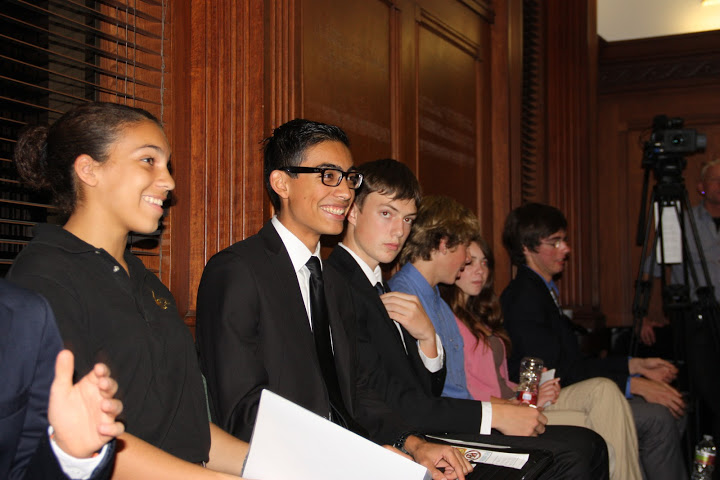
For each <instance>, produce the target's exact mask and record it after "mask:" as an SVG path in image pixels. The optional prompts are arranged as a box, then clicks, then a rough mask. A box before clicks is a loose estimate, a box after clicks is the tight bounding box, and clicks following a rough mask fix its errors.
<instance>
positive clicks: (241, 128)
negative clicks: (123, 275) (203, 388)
mask: <svg viewBox="0 0 720 480" xmlns="http://www.w3.org/2000/svg"><path fill="white" fill-rule="evenodd" d="M263 13H264V9H263V3H262V2H259V1H254V2H234V1H217V2H203V1H199V0H198V1H190V2H177V4H174V8H173V11H172V14H171V15H172V19H173V22H172V31H171V38H172V45H173V47H172V48H173V51H172V63H171V65H170V67H169V69H170V76H171V79H172V80H171V81H172V88H171V98H172V102H171V103H172V108H173V110H172V119H173V122H174V123H175V125H176V126H175V127H174V128H173V130H172V135H171V144H172V146H173V148H174V153H173V164H174V165H175V172H174V173H175V178H176V182H177V186H176V190H175V199H176V202H175V203H176V204H175V206H174V207H173V209H172V214H171V216H172V220H171V221H172V223H173V225H175V226H176V228H173V229H172V234H173V249H172V252H171V255H170V256H171V259H172V260H171V261H172V275H171V282H170V286H171V289H172V291H173V294H174V295H175V298H176V300H177V303H178V307H179V310H180V313H181V314H182V315H185V316H186V321H187V323H188V324H190V325H192V324H193V323H194V308H195V295H196V292H197V287H198V284H199V281H200V275H201V274H202V269H203V268H204V266H205V263H206V262H207V260H208V259H209V258H210V256H212V255H213V254H214V253H216V252H217V251H219V250H221V249H222V248H225V247H226V246H228V245H230V244H232V243H233V242H235V241H237V240H240V239H242V238H244V237H246V236H248V235H251V234H253V233H255V232H256V231H257V230H258V229H259V228H260V226H261V225H262V223H263V219H264V217H265V215H264V210H263V195H264V194H263V187H262V156H261V151H260V146H259V141H260V140H261V139H262V138H263V136H264V128H263V104H264V98H263V92H264V89H263V64H264V56H263V39H264V30H263V25H264V17H263Z"/></svg>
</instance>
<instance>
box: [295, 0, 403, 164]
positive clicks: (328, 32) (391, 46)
mask: <svg viewBox="0 0 720 480" xmlns="http://www.w3.org/2000/svg"><path fill="white" fill-rule="evenodd" d="M396 14H397V12H396V10H395V9H394V8H393V6H392V5H390V4H388V3H387V2H385V1H382V0H345V1H343V2H336V1H328V0H304V1H303V2H302V26H301V28H302V47H301V48H302V106H303V110H302V115H303V116H304V117H306V118H309V119H312V120H319V121H322V122H325V123H330V124H333V125H339V126H341V127H342V128H343V130H345V131H346V132H347V134H348V136H349V137H350V141H351V148H352V152H353V154H354V156H355V162H356V163H362V162H365V161H369V160H375V159H377V158H383V157H389V156H391V155H392V153H393V151H397V150H396V149H393V148H392V142H393V138H392V134H391V132H392V131H393V128H392V127H393V125H392V122H391V120H392V119H393V115H392V112H393V110H394V108H395V105H394V102H395V101H397V98H396V97H395V96H394V95H393V93H394V88H393V87H394V86H395V85H396V83H397V74H396V72H397V71H396V69H395V68H394V67H395V66H396V65H397V64H398V58H397V53H398V48H397V34H398V32H397V28H398V24H397V21H396V18H395V17H396ZM318 18H323V19H324V21H322V22H318V21H317V19H318Z"/></svg>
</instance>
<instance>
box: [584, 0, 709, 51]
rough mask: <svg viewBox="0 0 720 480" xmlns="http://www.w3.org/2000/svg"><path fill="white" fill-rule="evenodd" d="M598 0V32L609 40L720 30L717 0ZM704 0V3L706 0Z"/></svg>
mask: <svg viewBox="0 0 720 480" xmlns="http://www.w3.org/2000/svg"><path fill="white" fill-rule="evenodd" d="M702 3H703V2H702V1H701V0H597V9H598V11H597V18H598V25H597V31H598V35H600V36H601V37H602V38H603V39H605V40H607V41H608V42H613V41H617V40H630V39H635V38H649V37H662V36H665V35H678V34H682V33H692V32H704V31H707V30H720V2H718V3H716V4H714V5H710V4H706V5H703V4H702ZM706 3H709V2H707V0H706Z"/></svg>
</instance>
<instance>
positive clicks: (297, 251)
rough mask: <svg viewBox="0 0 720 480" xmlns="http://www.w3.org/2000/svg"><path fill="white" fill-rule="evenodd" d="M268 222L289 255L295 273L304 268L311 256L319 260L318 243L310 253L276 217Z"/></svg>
mask: <svg viewBox="0 0 720 480" xmlns="http://www.w3.org/2000/svg"><path fill="white" fill-rule="evenodd" d="M270 221H271V222H272V225H273V227H275V230H276V231H277V233H278V235H280V240H282V242H283V245H285V249H286V250H287V252H288V255H290V261H291V262H292V264H293V268H294V269H295V272H298V271H299V270H300V269H301V268H302V267H304V266H305V264H306V263H307V261H308V260H310V257H311V256H313V255H314V256H316V257H318V258H320V242H318V243H317V245H316V246H315V251H314V252H311V251H310V250H309V249H308V248H307V246H305V244H304V243H303V242H302V241H301V240H300V239H299V238H298V237H296V236H295V234H294V233H292V232H291V231H290V230H288V229H287V227H285V225H283V224H282V223H281V222H280V220H278V218H277V215H273V217H272V219H271V220H270ZM320 265H322V260H321V261H320Z"/></svg>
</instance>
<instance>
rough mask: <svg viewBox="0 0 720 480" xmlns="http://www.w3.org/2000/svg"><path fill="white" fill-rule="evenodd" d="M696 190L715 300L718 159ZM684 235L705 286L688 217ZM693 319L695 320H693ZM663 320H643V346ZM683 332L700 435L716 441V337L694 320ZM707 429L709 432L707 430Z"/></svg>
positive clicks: (705, 168)
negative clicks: (701, 418) (700, 409)
mask: <svg viewBox="0 0 720 480" xmlns="http://www.w3.org/2000/svg"><path fill="white" fill-rule="evenodd" d="M697 189H698V192H699V193H700V195H701V196H702V201H701V202H700V203H699V204H697V205H695V206H694V207H693V208H692V210H691V212H689V213H692V215H693V217H695V225H696V226H697V230H698V240H699V241H700V246H701V247H702V250H703V253H704V254H705V262H706V264H707V267H708V273H709V275H710V282H711V283H712V285H713V287H714V293H715V300H718V299H720V157H718V158H715V159H713V160H710V161H709V162H706V163H704V164H702V166H701V167H700V181H699V182H698V184H697ZM685 232H686V236H687V246H688V252H689V255H690V259H689V262H690V263H691V264H692V267H693V268H694V269H695V272H696V273H697V279H698V282H699V284H700V286H704V285H705V276H704V274H703V269H702V263H701V260H700V257H699V255H698V253H697V248H696V246H695V241H694V239H693V235H692V229H691V227H690V221H689V217H688V216H686V217H685ZM683 277H684V275H683V264H681V263H679V264H674V265H672V269H671V277H670V278H671V281H672V283H673V284H684V283H685V280H684V278H683ZM688 282H689V285H688V286H689V287H690V298H691V300H692V301H697V292H696V290H697V288H698V285H695V284H694V282H693V280H692V276H690V275H688ZM696 318H697V317H696ZM664 323H665V321H664V319H663V320H662V321H658V319H652V318H645V319H643V324H642V328H641V330H640V339H641V341H642V343H644V344H645V345H647V346H652V345H654V344H655V343H656V336H655V328H656V327H659V326H662V325H664ZM686 327H687V330H685V335H686V337H687V338H685V341H686V345H687V346H688V348H685V351H686V354H687V356H688V358H687V361H688V367H689V373H690V374H691V376H692V377H691V380H692V382H693V385H695V387H696V388H697V393H698V397H699V399H700V400H701V402H702V405H703V406H704V407H705V409H706V411H708V412H709V413H710V422H709V424H708V423H706V422H702V424H703V425H707V427H706V429H705V431H704V432H698V433H709V434H712V435H713V437H714V438H715V439H718V438H720V403H719V402H718V401H717V399H718V398H720V385H719V384H718V382H716V381H708V380H712V379H714V378H716V376H717V371H716V365H717V362H718V356H720V349H719V348H718V345H717V338H716V337H714V335H713V332H712V331H711V330H710V328H709V325H708V324H707V322H702V321H695V322H692V323H690V324H688V325H686ZM709 429H711V430H710V431H708V430H709ZM714 476H715V478H720V470H718V469H716V470H715V475H714Z"/></svg>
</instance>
